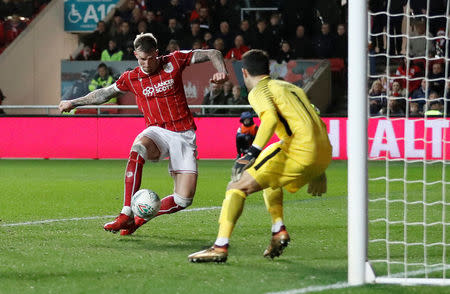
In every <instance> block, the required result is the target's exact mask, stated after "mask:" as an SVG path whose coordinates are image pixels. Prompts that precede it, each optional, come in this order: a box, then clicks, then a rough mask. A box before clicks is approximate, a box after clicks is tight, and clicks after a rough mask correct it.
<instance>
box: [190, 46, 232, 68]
mask: <svg viewBox="0 0 450 294" xmlns="http://www.w3.org/2000/svg"><path fill="white" fill-rule="evenodd" d="M208 60H211V62H212V64H213V66H214V67H215V68H216V69H217V71H218V72H224V73H228V71H227V68H226V67H225V63H224V62H223V56H222V53H221V52H220V51H219V50H215V49H208V50H201V49H197V50H194V54H193V56H192V61H193V62H192V63H202V62H205V61H208Z"/></svg>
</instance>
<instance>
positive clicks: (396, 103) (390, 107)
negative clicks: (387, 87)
mask: <svg viewBox="0 0 450 294" xmlns="http://www.w3.org/2000/svg"><path fill="white" fill-rule="evenodd" d="M388 100H389V101H388V104H387V108H386V109H382V110H381V111H380V114H383V115H388V116H405V104H404V100H403V99H398V98H393V97H390V98H389V99H388Z"/></svg>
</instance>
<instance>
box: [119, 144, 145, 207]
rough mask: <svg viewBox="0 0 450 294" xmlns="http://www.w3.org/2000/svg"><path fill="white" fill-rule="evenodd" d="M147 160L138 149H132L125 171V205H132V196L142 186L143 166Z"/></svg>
mask: <svg viewBox="0 0 450 294" xmlns="http://www.w3.org/2000/svg"><path fill="white" fill-rule="evenodd" d="M144 163H145V160H144V159H143V158H142V156H140V155H139V154H138V153H137V152H136V151H131V153H130V157H129V158H128V163H127V169H126V171H125V189H124V195H123V206H131V197H132V196H133V194H134V193H136V191H137V190H139V187H140V186H141V179H142V168H143V167H144Z"/></svg>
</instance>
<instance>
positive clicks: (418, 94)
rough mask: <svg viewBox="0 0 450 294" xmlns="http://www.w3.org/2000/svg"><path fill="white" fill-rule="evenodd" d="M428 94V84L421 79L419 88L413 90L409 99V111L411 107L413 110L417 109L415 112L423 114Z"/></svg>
mask: <svg viewBox="0 0 450 294" xmlns="http://www.w3.org/2000/svg"><path fill="white" fill-rule="evenodd" d="M428 92H429V89H428V82H427V80H426V79H423V80H422V82H421V84H420V87H419V88H418V89H417V90H415V91H414V92H413V93H412V95H411V97H410V101H411V102H410V103H409V105H410V111H411V107H413V108H414V109H416V108H417V112H423V106H424V105H425V103H426V101H427V96H428Z"/></svg>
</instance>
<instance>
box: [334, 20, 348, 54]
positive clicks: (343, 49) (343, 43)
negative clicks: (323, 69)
mask: <svg viewBox="0 0 450 294" xmlns="http://www.w3.org/2000/svg"><path fill="white" fill-rule="evenodd" d="M347 44H348V40H347V33H346V31H345V25H344V24H339V25H338V27H337V36H336V38H335V40H334V46H335V54H334V57H338V58H342V59H344V60H347V53H348V52H347V51H348V45H347Z"/></svg>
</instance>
